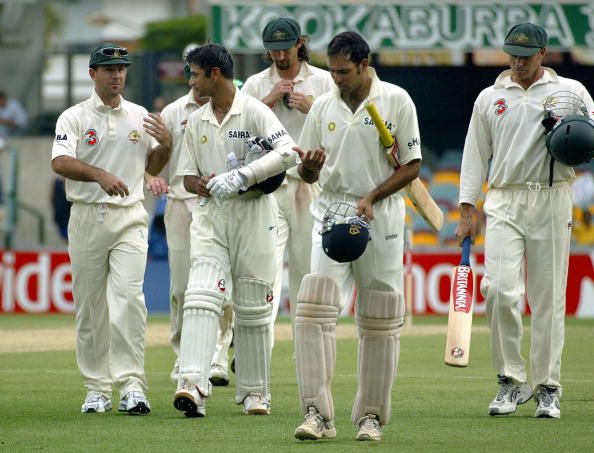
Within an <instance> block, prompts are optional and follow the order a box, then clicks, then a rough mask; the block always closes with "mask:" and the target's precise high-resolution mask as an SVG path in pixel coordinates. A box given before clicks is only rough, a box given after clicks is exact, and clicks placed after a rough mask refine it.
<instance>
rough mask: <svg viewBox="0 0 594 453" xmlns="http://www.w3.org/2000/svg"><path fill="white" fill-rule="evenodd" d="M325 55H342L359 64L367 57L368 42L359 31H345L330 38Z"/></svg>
mask: <svg viewBox="0 0 594 453" xmlns="http://www.w3.org/2000/svg"><path fill="white" fill-rule="evenodd" d="M327 55H328V56H329V57H335V56H338V55H342V56H343V57H345V58H348V59H350V60H351V61H352V62H353V63H355V64H359V63H361V62H362V61H363V60H365V59H366V58H369V44H367V42H366V41H365V40H364V39H363V37H362V36H361V35H360V34H359V33H355V32H354V31H345V32H342V33H339V34H337V35H336V36H335V37H334V38H332V40H331V41H330V43H329V44H328V51H327Z"/></svg>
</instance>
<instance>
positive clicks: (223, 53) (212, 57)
mask: <svg viewBox="0 0 594 453" xmlns="http://www.w3.org/2000/svg"><path fill="white" fill-rule="evenodd" d="M186 62H187V63H188V64H193V65H196V66H198V67H200V68H202V69H203V70H204V74H205V75H206V77H210V73H211V71H212V68H219V69H220V70H221V74H222V76H223V77H224V78H226V79H233V59H232V58H231V55H229V52H227V49H225V48H224V47H223V46H221V45H220V44H212V43H211V44H205V45H203V46H199V47H196V48H194V49H192V50H190V51H189V52H188V54H187V55H186Z"/></svg>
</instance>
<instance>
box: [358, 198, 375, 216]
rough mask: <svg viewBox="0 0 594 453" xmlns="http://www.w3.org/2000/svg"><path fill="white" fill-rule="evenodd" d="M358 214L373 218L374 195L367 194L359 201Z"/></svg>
mask: <svg viewBox="0 0 594 453" xmlns="http://www.w3.org/2000/svg"><path fill="white" fill-rule="evenodd" d="M357 215H359V216H365V217H367V219H369V220H370V221H371V220H373V217H374V216H373V195H372V194H367V195H365V196H364V197H363V198H361V199H360V200H359V203H357Z"/></svg>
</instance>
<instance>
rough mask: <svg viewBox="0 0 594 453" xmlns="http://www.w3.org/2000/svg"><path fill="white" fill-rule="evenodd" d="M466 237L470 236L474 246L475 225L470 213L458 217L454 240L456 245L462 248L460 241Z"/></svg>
mask: <svg viewBox="0 0 594 453" xmlns="http://www.w3.org/2000/svg"><path fill="white" fill-rule="evenodd" d="M466 236H470V238H471V240H472V243H473V244H474V237H475V236H476V223H475V221H474V216H473V215H472V213H463V214H461V215H460V221H459V222H458V226H457V227H456V238H457V239H458V245H459V246H460V247H462V241H463V240H464V238H465V237H466Z"/></svg>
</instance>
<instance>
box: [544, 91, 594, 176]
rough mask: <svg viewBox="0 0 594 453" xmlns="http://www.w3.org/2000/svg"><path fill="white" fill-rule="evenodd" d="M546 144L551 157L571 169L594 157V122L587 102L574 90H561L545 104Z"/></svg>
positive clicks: (546, 100) (547, 99)
mask: <svg viewBox="0 0 594 453" xmlns="http://www.w3.org/2000/svg"><path fill="white" fill-rule="evenodd" d="M544 110H545V118H544V120H543V126H545V131H546V135H547V137H546V144H547V151H548V152H549V154H550V155H551V156H552V157H553V158H554V159H555V160H556V161H558V162H559V163H561V164H563V165H567V166H569V167H575V166H577V165H580V164H583V163H585V162H588V161H589V160H590V159H592V157H593V156H594V122H592V120H591V119H590V117H589V115H588V108H587V107H586V104H585V102H584V101H583V99H581V98H580V97H579V96H577V95H576V94H574V93H572V92H570V91H557V92H555V93H553V94H551V95H550V96H549V97H548V98H546V99H545V101H544Z"/></svg>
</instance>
